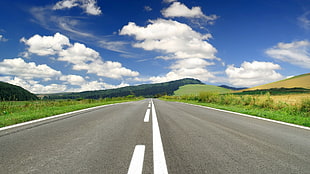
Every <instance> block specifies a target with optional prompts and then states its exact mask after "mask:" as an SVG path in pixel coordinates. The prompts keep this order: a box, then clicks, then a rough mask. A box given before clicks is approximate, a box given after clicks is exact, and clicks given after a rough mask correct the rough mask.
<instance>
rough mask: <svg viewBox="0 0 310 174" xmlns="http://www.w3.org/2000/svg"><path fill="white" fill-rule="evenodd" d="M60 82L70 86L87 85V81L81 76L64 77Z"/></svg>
mask: <svg viewBox="0 0 310 174" xmlns="http://www.w3.org/2000/svg"><path fill="white" fill-rule="evenodd" d="M59 80H61V81H65V82H66V83H68V84H70V85H83V84H84V83H85V79H84V78H83V77H82V76H79V75H64V76H61V77H60V78H59Z"/></svg>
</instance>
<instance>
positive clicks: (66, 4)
mask: <svg viewBox="0 0 310 174" xmlns="http://www.w3.org/2000/svg"><path fill="white" fill-rule="evenodd" d="M73 7H80V8H82V9H83V10H84V12H85V13H87V14H90V15H100V14H101V13H102V12H101V10H100V7H98V6H97V1H96V0H62V1H59V2H57V3H56V5H54V7H53V10H60V9H65V8H69V9H70V8H73Z"/></svg>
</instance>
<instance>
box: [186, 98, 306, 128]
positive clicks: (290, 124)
mask: <svg viewBox="0 0 310 174" xmlns="http://www.w3.org/2000/svg"><path fill="white" fill-rule="evenodd" d="M181 103H182V102H181ZM183 104H188V105H192V106H197V107H201V108H207V109H211V110H215V111H221V112H226V113H230V114H235V115H240V116H243V117H249V118H255V119H259V120H264V121H269V122H273V123H278V124H282V125H286V126H291V127H295V128H300V129H305V130H310V127H305V126H300V125H297V124H292V123H286V122H283V121H277V120H271V119H268V118H263V117H257V116H253V115H248V114H242V113H238V112H233V111H226V110H222V109H216V108H211V107H208V106H201V105H195V104H189V103H183Z"/></svg>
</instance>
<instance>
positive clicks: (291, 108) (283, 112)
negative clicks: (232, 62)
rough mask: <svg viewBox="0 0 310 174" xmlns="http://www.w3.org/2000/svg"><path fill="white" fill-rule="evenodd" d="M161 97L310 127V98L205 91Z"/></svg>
mask: <svg viewBox="0 0 310 174" xmlns="http://www.w3.org/2000/svg"><path fill="white" fill-rule="evenodd" d="M262 98H264V99H262ZM161 99H162V100H166V101H177V102H184V103H190V104H195V105H202V106H208V107H212V108H217V109H223V110H228V111H233V112H238V113H243V114H248V115H254V116H258V117H263V118H268V119H272V120H277V121H283V122H287V123H292V124H297V125H302V126H306V127H310V100H309V99H308V100H304V101H303V102H302V103H301V104H300V105H289V104H286V103H281V102H279V103H278V102H277V103H275V102H273V100H271V99H270V97H269V96H268V95H267V96H265V97H261V96H260V97H254V96H233V95H218V94H211V93H208V94H206V93H203V94H200V95H198V96H181V97H180V96H178V97H176V96H165V97H162V98H161Z"/></svg>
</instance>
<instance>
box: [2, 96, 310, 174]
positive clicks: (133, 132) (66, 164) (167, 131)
mask: <svg viewBox="0 0 310 174" xmlns="http://www.w3.org/2000/svg"><path fill="white" fill-rule="evenodd" d="M0 173H1V174H2V173H3V174H10V173H14V174H15V173H40V174H41V173H83V174H84V173H107V174H123V173H135V174H139V173H155V174H159V173H173V174H183V173H184V174H196V173H197V174H200V173H208V174H209V173H225V174H226V173H281V174H284V173H310V130H309V129H308V128H302V127H295V126H290V125H285V124H280V123H276V122H271V121H266V120H261V119H256V118H253V117H247V116H244V115H240V114H235V113H229V112H223V111H220V110H214V109H209V108H205V107H199V106H194V105H189V104H183V103H177V102H166V101H161V100H155V99H154V100H152V99H145V100H142V101H135V102H127V103H121V104H114V105H107V106H103V107H97V108H94V109H88V110H83V111H78V112H74V113H70V114H64V115H62V116H56V117H51V118H49V119H45V120H42V121H35V122H31V123H29V124H28V123H27V124H23V125H20V126H13V127H5V128H0Z"/></svg>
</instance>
